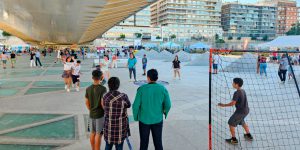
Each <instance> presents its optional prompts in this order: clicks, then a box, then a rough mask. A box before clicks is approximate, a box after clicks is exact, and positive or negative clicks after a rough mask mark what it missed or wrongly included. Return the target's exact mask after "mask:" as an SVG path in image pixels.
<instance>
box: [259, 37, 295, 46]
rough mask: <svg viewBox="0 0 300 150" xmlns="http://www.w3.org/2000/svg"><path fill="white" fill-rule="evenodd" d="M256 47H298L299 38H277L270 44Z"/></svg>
mask: <svg viewBox="0 0 300 150" xmlns="http://www.w3.org/2000/svg"><path fill="white" fill-rule="evenodd" d="M257 47H278V48H286V47H300V36H299V35H296V36H279V37H277V38H276V39H274V40H272V41H270V42H267V43H263V44H259V45H257Z"/></svg>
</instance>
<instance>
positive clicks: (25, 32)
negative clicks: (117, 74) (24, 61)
mask: <svg viewBox="0 0 300 150" xmlns="http://www.w3.org/2000/svg"><path fill="white" fill-rule="evenodd" d="M153 1H154V0H1V1H0V29H2V30H4V31H7V32H9V33H11V34H13V35H15V36H17V37H19V38H21V39H23V40H25V41H27V42H35V43H45V42H50V43H56V44H82V43H86V42H89V41H92V40H94V39H95V38H97V37H98V36H99V35H102V34H103V33H104V32H106V31H107V30H109V29H110V28H111V27H113V26H114V25H116V24H118V23H119V22H120V21H123V20H124V19H126V18H127V17H129V16H130V15H132V14H134V13H136V12H137V11H139V10H141V9H142V8H144V7H146V6H147V5H149V4H150V3H151V2H153Z"/></svg>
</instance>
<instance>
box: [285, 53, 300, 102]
mask: <svg viewBox="0 0 300 150" xmlns="http://www.w3.org/2000/svg"><path fill="white" fill-rule="evenodd" d="M285 54H286V57H287V59H288V62H289V67H291V71H292V75H293V79H294V82H295V85H296V88H297V91H298V95H299V97H300V89H299V85H298V82H297V79H296V76H295V73H294V68H293V66H292V64H291V60H290V56H289V54H288V52H285Z"/></svg>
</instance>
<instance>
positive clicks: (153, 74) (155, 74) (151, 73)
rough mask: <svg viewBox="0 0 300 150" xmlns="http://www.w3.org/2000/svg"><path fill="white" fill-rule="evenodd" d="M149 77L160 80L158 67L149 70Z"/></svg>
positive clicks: (152, 79)
mask: <svg viewBox="0 0 300 150" xmlns="http://www.w3.org/2000/svg"><path fill="white" fill-rule="evenodd" d="M147 77H148V78H149V79H150V80H151V81H157V80H158V72H157V70H156V69H150V70H148V71H147Z"/></svg>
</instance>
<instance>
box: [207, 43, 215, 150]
mask: <svg viewBox="0 0 300 150" xmlns="http://www.w3.org/2000/svg"><path fill="white" fill-rule="evenodd" d="M213 52H214V50H213V49H210V50H209V104H208V107H209V113H208V114H209V119H208V149H209V150H212V127H211V120H212V118H211V117H212V116H211V93H212V92H211V90H212V82H211V80H212V54H213Z"/></svg>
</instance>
